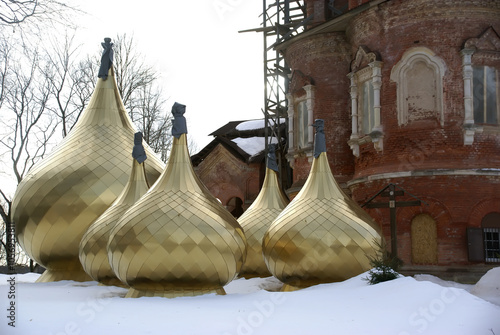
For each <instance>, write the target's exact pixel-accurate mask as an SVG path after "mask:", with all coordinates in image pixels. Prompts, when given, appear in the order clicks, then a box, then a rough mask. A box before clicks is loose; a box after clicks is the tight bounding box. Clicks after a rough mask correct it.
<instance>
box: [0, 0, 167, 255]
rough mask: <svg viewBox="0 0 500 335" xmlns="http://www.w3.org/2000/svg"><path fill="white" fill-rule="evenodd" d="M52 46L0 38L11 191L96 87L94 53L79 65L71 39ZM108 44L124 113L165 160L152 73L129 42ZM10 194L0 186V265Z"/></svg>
mask: <svg viewBox="0 0 500 335" xmlns="http://www.w3.org/2000/svg"><path fill="white" fill-rule="evenodd" d="M0 1H1V0H0ZM60 41H62V42H55V41H53V42H52V43H51V44H49V45H46V46H45V47H44V48H43V49H40V48H38V47H36V45H30V46H29V47H28V46H27V45H26V44H24V43H23V40H15V41H14V40H10V39H8V38H5V37H4V36H2V35H1V33H0V85H1V86H0V156H1V157H2V160H1V161H0V162H1V163H0V164H2V165H4V166H2V168H3V171H8V172H9V175H10V176H11V178H12V180H13V181H14V183H15V184H16V185H17V184H19V182H20V181H21V180H22V178H23V177H24V176H25V174H26V173H27V172H28V171H29V169H30V168H31V167H32V166H33V165H34V164H35V163H36V162H37V161H39V160H40V159H41V158H42V157H43V156H44V155H45V153H46V152H47V150H48V149H49V148H50V146H51V141H53V139H54V138H55V137H57V138H58V139H60V138H61V137H64V136H66V135H67V134H68V133H69V131H70V130H71V128H72V127H73V125H74V124H75V123H76V121H77V120H78V118H79V116H80V114H81V113H82V111H83V110H84V109H85V107H86V106H87V105H88V102H89V101H90V98H91V95H92V93H93V90H94V87H95V84H96V82H97V72H98V71H97V70H98V67H99V61H98V59H99V57H97V54H96V55H93V56H84V57H83V58H81V59H79V58H77V57H78V56H79V55H78V47H77V46H74V45H73V37H71V35H70V36H68V35H67V36H66V37H65V38H64V39H60ZM115 41H116V42H115V47H116V49H115V55H116V58H115V60H116V61H115V63H114V66H115V73H116V79H117V83H118V88H119V90H120V93H121V94H122V97H124V98H123V101H124V104H125V107H126V109H127V110H128V111H129V113H130V116H131V118H132V120H133V122H134V123H135V125H136V126H137V128H138V129H139V130H140V131H142V132H143V134H144V139H145V140H146V142H147V143H148V144H149V145H150V146H151V147H152V148H153V150H154V151H156V152H157V153H158V154H160V156H161V159H162V160H164V161H165V160H166V159H167V156H168V152H169V149H170V145H171V133H170V129H171V115H170V110H169V108H166V106H165V105H166V98H165V95H164V93H163V92H162V91H161V89H160V88H159V85H158V80H157V77H156V75H155V71H154V69H153V68H152V67H149V66H146V65H145V63H143V61H142V59H143V58H142V55H140V54H139V53H137V52H136V48H135V46H134V44H133V40H132V39H128V38H126V36H119V37H118V38H117V39H116V40H115ZM39 50H41V51H39ZM99 54H100V53H99ZM59 126H60V128H59ZM57 129H60V130H61V135H58V134H57ZM54 134H57V135H56V136H54ZM6 164H9V165H8V166H7V165H6ZM12 193H13V190H12V189H8V188H6V187H5V185H3V184H2V185H0V204H1V206H0V216H1V218H2V221H3V226H2V227H0V242H1V246H0V262H1V261H3V256H5V257H7V258H9V257H10V255H9V250H8V249H9V248H8V246H7V240H6V238H7V236H8V234H6V231H8V230H9V228H10V227H11V226H13V223H12V222H11V221H10V214H11V205H12ZM18 256H19V255H18Z"/></svg>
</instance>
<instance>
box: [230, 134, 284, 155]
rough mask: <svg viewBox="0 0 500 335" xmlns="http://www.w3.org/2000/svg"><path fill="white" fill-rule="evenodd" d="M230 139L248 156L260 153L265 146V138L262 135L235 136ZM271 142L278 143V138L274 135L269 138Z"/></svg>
mask: <svg viewBox="0 0 500 335" xmlns="http://www.w3.org/2000/svg"><path fill="white" fill-rule="evenodd" d="M231 141H232V142H234V143H235V144H236V145H237V146H238V147H239V148H240V149H241V150H243V151H245V152H246V153H247V154H249V155H250V156H255V155H257V154H259V153H261V152H262V151H263V150H264V148H265V146H266V142H265V141H266V139H265V138H264V137H247V138H243V137H237V138H234V139H232V140H231ZM271 143H278V139H277V138H276V137H273V138H271Z"/></svg>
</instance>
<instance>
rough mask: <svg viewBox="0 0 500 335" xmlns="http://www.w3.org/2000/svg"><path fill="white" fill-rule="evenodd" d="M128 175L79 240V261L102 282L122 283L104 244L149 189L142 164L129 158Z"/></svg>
mask: <svg viewBox="0 0 500 335" xmlns="http://www.w3.org/2000/svg"><path fill="white" fill-rule="evenodd" d="M131 162H132V164H131V165H132V168H131V173H130V178H129V180H128V183H127V185H125V188H124V189H123V191H122V193H121V194H120V195H119V196H118V198H117V199H116V200H115V202H113V204H112V205H111V206H110V207H109V208H108V209H107V210H106V211H105V212H104V213H103V214H102V215H101V216H100V217H99V218H98V219H97V220H96V221H94V223H92V224H91V225H90V227H89V228H88V229H87V231H86V232H85V234H84V235H83V237H82V240H81V241H80V262H81V264H82V266H83V269H84V270H85V272H86V273H87V274H88V275H89V276H90V277H92V279H94V280H96V281H98V282H100V283H103V284H105V285H114V286H123V283H122V282H121V281H120V280H118V278H117V277H116V275H115V273H114V272H113V270H112V269H111V266H110V265H109V261H108V252H107V249H106V247H107V244H108V241H109V235H110V233H111V229H112V228H113V227H114V226H115V225H116V224H117V223H118V220H119V219H120V218H121V217H122V215H123V214H124V213H125V212H126V211H127V210H128V209H129V208H130V207H131V206H132V205H133V204H134V203H135V202H136V201H137V200H139V199H140V198H141V197H142V196H143V195H144V194H145V193H146V192H147V191H148V189H149V185H148V182H147V180H146V171H145V164H146V162H147V161H146V162H144V163H138V162H137V161H136V160H135V159H133V158H131Z"/></svg>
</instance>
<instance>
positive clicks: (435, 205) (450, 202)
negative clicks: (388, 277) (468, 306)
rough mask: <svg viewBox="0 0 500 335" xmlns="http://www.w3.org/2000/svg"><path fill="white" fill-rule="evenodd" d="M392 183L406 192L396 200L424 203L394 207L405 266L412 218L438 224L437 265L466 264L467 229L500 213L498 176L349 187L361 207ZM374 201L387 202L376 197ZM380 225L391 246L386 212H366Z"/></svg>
mask: <svg viewBox="0 0 500 335" xmlns="http://www.w3.org/2000/svg"><path fill="white" fill-rule="evenodd" d="M389 183H395V184H397V185H398V186H400V187H401V188H403V189H404V190H405V191H406V194H405V195H404V196H402V197H397V198H396V201H408V200H413V198H412V197H411V196H410V194H411V195H414V196H415V197H417V198H419V199H421V200H423V201H424V202H425V203H422V205H421V206H419V207H401V208H397V212H396V213H397V214H396V215H397V229H398V254H399V257H400V258H401V259H402V260H403V261H404V262H405V264H412V262H411V237H410V228H411V226H410V225H411V221H412V219H413V218H414V217H415V216H416V215H417V214H419V213H427V214H429V215H430V216H432V217H433V218H434V219H435V220H436V223H437V233H438V265H452V264H467V263H468V257H467V236H466V232H467V231H466V228H467V227H480V226H481V219H482V218H483V217H484V216H485V215H486V214H488V213H491V212H500V193H499V191H500V177H499V176H445V175H442V176H424V177H411V178H393V179H382V180H377V181H372V182H365V183H360V184H355V185H353V186H352V187H351V189H352V192H353V198H354V200H356V201H357V202H358V203H359V204H360V205H362V204H364V203H365V202H366V201H367V200H368V199H369V198H370V197H371V196H373V195H375V194H376V193H377V192H378V191H379V190H381V189H382V188H384V187H385V186H387V185H388V184H389ZM373 201H377V202H378V201H381V202H386V201H387V198H383V197H378V198H376V199H374V200H373ZM367 212H368V213H369V214H370V215H371V216H372V217H373V218H374V219H375V221H376V222H377V223H379V224H380V225H381V226H382V229H383V231H384V235H385V237H386V240H387V243H388V245H390V219H389V209H386V208H382V209H379V208H377V209H367Z"/></svg>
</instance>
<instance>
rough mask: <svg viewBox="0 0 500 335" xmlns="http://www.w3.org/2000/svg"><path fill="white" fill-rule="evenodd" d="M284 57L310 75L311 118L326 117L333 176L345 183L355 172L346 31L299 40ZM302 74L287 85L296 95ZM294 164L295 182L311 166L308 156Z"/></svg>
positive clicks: (291, 64)
mask: <svg viewBox="0 0 500 335" xmlns="http://www.w3.org/2000/svg"><path fill="white" fill-rule="evenodd" d="M286 58H287V60H288V62H289V65H290V67H291V68H292V69H293V70H294V71H300V72H301V73H302V74H303V76H306V77H309V78H310V79H311V84H313V85H314V86H315V88H316V90H315V102H314V111H313V112H314V119H324V120H325V135H326V143H327V152H328V159H329V162H330V164H331V167H332V171H333V173H334V175H335V176H336V177H338V178H339V180H340V181H341V182H344V181H346V180H348V179H350V178H351V176H352V174H353V171H354V169H353V168H354V166H353V156H352V153H351V151H350V149H349V146H348V145H347V140H346V138H349V136H350V129H351V117H350V112H349V103H350V101H349V100H348V99H346V94H347V96H348V92H349V80H348V78H347V77H346V75H347V73H348V72H349V66H350V47H349V45H348V44H347V43H346V39H345V34H343V33H331V34H321V35H314V36H312V37H311V38H308V39H305V40H300V41H298V42H297V43H295V44H293V45H292V46H291V47H290V48H288V49H287V50H286ZM303 76H294V77H293V79H292V83H291V84H290V86H291V88H292V90H291V93H292V94H294V96H295V97H300V96H302V95H303V94H304V92H303V90H302V89H299V88H300V86H299V85H296V84H295V82H294V79H295V78H297V80H302V78H303ZM293 88H295V89H293ZM296 163H297V164H295V167H294V181H297V180H299V179H302V178H307V175H308V174H309V169H310V163H309V162H308V160H307V158H298V159H297V162H296Z"/></svg>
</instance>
